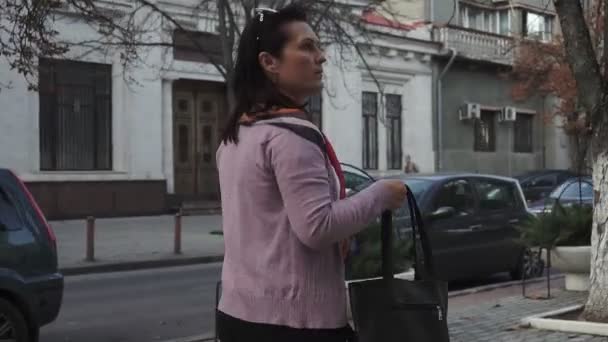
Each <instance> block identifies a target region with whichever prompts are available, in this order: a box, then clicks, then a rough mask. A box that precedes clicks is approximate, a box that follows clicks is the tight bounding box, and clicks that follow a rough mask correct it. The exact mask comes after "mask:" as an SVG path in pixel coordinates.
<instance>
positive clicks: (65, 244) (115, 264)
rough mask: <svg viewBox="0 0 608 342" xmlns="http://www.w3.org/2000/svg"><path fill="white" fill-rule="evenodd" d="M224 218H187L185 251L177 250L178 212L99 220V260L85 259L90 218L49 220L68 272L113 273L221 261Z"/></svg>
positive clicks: (97, 241)
mask: <svg viewBox="0 0 608 342" xmlns="http://www.w3.org/2000/svg"><path fill="white" fill-rule="evenodd" d="M221 220H222V218H221V216H219V215H214V216H184V217H183V218H182V254H181V255H175V254H173V240H174V238H173V236H174V235H173V231H174V228H173V227H174V217H173V216H169V215H166V216H150V217H128V218H109V219H97V220H96V224H95V226H96V227H95V259H96V261H94V262H86V261H85V255H86V221H85V220H74V221H53V222H50V223H51V226H52V227H53V230H54V232H55V235H56V236H57V247H58V254H59V267H60V269H61V270H62V271H63V272H64V274H68V275H69V274H83V273H91V272H109V271H120V270H130V269H138V268H148V267H161V266H170V265H187V264H192V263H201V262H213V261H221V257H222V256H223V254H224V241H223V239H222V236H221V235H212V234H210V233H211V232H212V231H221V225H222V223H221Z"/></svg>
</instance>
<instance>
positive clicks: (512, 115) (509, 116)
mask: <svg viewBox="0 0 608 342" xmlns="http://www.w3.org/2000/svg"><path fill="white" fill-rule="evenodd" d="M516 119H517V109H516V108H515V107H504V108H503V109H502V111H501V112H500V120H499V121H500V122H513V121H515V120H516Z"/></svg>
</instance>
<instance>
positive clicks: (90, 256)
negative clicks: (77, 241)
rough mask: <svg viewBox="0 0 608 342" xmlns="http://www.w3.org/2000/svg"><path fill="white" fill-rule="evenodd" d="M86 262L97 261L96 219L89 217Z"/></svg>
mask: <svg viewBox="0 0 608 342" xmlns="http://www.w3.org/2000/svg"><path fill="white" fill-rule="evenodd" d="M86 246H87V247H86V259H85V260H86V261H95V218H94V217H93V216H89V217H87V234H86Z"/></svg>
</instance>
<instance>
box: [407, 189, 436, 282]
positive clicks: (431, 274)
mask: <svg viewBox="0 0 608 342" xmlns="http://www.w3.org/2000/svg"><path fill="white" fill-rule="evenodd" d="M405 187H406V188H407V204H408V208H409V212H410V220H411V226H412V241H413V247H414V274H415V275H414V278H415V279H416V280H421V279H434V278H435V268H434V267H433V253H432V250H431V244H430V242H429V237H428V234H427V231H426V229H425V226H424V220H423V219H422V214H421V213H420V208H419V207H418V203H416V198H415V197H414V194H413V193H412V190H411V189H410V188H409V187H408V186H407V185H406V186H405Z"/></svg>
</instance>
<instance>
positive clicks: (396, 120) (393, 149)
mask: <svg viewBox="0 0 608 342" xmlns="http://www.w3.org/2000/svg"><path fill="white" fill-rule="evenodd" d="M401 112H402V108H401V95H386V123H387V134H386V136H387V137H386V138H387V153H388V156H387V157H388V158H387V160H388V168H389V169H392V170H401V167H402V159H403V158H402V156H401V154H402V153H401Z"/></svg>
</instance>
